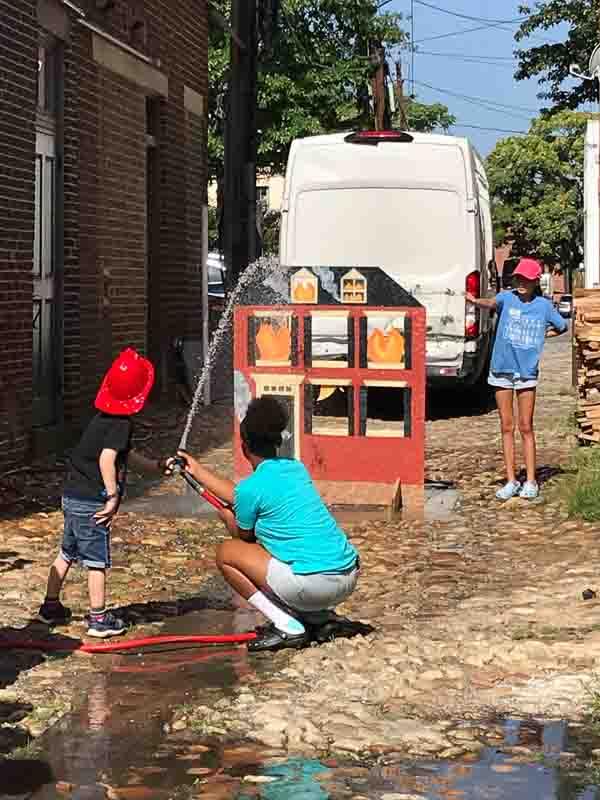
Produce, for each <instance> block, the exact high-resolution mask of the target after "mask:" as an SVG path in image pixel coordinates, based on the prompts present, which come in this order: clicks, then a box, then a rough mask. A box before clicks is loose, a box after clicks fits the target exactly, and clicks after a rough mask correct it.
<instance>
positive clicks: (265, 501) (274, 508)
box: [234, 458, 356, 575]
mask: <svg viewBox="0 0 600 800" xmlns="http://www.w3.org/2000/svg"><path fill="white" fill-rule="evenodd" d="M234 510H235V516H236V520H237V524H238V526H239V527H240V528H241V529H242V530H245V531H251V530H253V531H254V533H255V535H256V539H257V541H258V542H259V543H260V544H261V545H262V546H263V547H264V548H265V550H267V551H268V552H269V553H270V554H271V555H272V556H273V557H274V558H276V559H277V560H278V561H283V562H284V563H285V564H289V565H290V567H291V568H292V571H293V572H294V573H295V574H296V575H309V574H311V573H314V572H341V571H343V570H346V569H349V568H350V567H352V566H353V565H354V564H355V562H356V550H355V549H354V547H352V545H351V544H350V542H349V541H348V539H347V537H346V534H345V533H344V532H343V531H342V530H341V528H339V526H338V524H337V522H336V521H335V519H334V518H333V517H332V516H331V514H330V513H329V511H328V510H327V508H326V506H325V504H324V503H323V501H322V500H321V497H320V496H319V493H318V492H317V490H316V489H315V487H314V485H313V482H312V480H311V477H310V475H309V474H308V470H307V469H306V467H305V466H304V464H302V462H300V461H295V460H293V459H288V458H270V459H267V460H266V461H261V463H260V464H259V465H258V467H257V468H256V470H255V471H254V472H253V473H252V475H250V477H249V478H245V479H244V480H243V481H240V482H239V483H238V484H237V486H236V487H235V493H234Z"/></svg>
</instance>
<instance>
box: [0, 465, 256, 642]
mask: <svg viewBox="0 0 600 800" xmlns="http://www.w3.org/2000/svg"><path fill="white" fill-rule="evenodd" d="M175 466H176V469H175V471H176V472H177V473H179V474H181V475H182V476H183V477H184V478H185V480H186V481H187V483H188V484H189V485H190V486H191V487H192V489H194V491H196V492H197V493H198V494H199V495H200V497H202V498H203V499H204V500H206V502H207V503H210V504H211V505H212V506H213V507H214V508H216V509H223V508H229V506H228V505H227V503H225V502H224V501H223V500H221V499H220V498H219V497H215V495H214V494H212V492H209V491H208V489H205V488H204V486H202V484H200V483H198V481H197V480H196V479H195V478H193V477H192V476H191V475H190V474H189V472H185V470H184V466H185V461H184V460H183V459H181V458H177V459H175ZM254 639H256V633H233V634H225V635H219V636H148V637H145V638H143V639H126V640H125V641H121V642H111V643H110V644H84V643H83V642H82V641H80V640H78V639H65V640H64V641H60V640H58V641H57V640H53V639H49V640H47V641H35V640H31V639H12V640H9V639H0V650H43V651H46V652H79V653H122V652H124V651H126V650H141V649H142V648H144V647H154V646H155V645H161V644H185V645H207V644H243V643H244V642H251V641H253V640H254Z"/></svg>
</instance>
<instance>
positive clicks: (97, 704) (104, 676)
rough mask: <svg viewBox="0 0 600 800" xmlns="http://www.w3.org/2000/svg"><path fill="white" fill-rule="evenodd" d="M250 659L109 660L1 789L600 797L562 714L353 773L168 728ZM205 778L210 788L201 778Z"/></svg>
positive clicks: (425, 798)
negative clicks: (583, 775) (565, 763)
mask: <svg viewBox="0 0 600 800" xmlns="http://www.w3.org/2000/svg"><path fill="white" fill-rule="evenodd" d="M251 616H252V615H251V612H249V611H248V610H247V609H241V610H239V611H238V612H231V611H227V612H225V611H214V610H210V611H202V612H194V613H191V614H188V615H185V616H182V617H178V618H175V619H172V620H170V621H169V624H168V625H167V626H165V632H166V633H167V632H168V633H172V634H176V633H180V634H184V633H211V632H212V633H218V632H230V631H235V630H247V629H248V627H249V626H252V624H254V623H255V622H256V620H255V619H253V618H251ZM254 666H255V665H254V664H253V663H251V662H250V661H249V659H248V656H247V653H246V650H245V648H243V647H241V648H235V647H234V648H230V649H222V648H212V649H209V648H206V649H189V650H177V651H175V650H171V651H162V652H154V653H148V652H147V651H146V652H144V653H143V654H137V655H129V656H121V655H118V656H111V657H110V660H109V661H107V667H108V668H109V669H110V671H107V672H105V673H100V674H97V675H94V676H93V677H92V679H91V681H90V683H89V685H87V686H86V687H85V692H84V695H83V697H82V701H81V703H80V705H79V707H78V709H77V711H75V712H74V713H72V714H70V715H69V716H67V717H66V718H65V719H63V720H62V721H61V723H60V724H59V725H57V726H55V727H54V728H52V729H51V730H50V731H49V732H48V733H47V734H46V735H45V736H44V737H43V738H42V739H41V740H40V745H41V752H40V755H39V757H36V758H35V759H33V760H29V761H14V762H10V763H9V762H4V763H3V764H0V797H2V798H6V797H9V798H11V800H16V799H17V798H18V799H19V800H21V798H23V800H25V798H27V800H30V799H31V800H56V799H57V798H62V800H66V799H67V798H68V800H154V799H155V798H156V799H157V800H158V799H160V800H179V798H182V800H188V798H192V797H198V798H202V797H203V796H205V797H206V798H211V800H233V798H235V799H236V800H254V799H255V798H262V800H341V798H349V799H353V800H359V798H360V799H361V800H392V798H393V800H398V798H401V797H402V798H410V800H414V798H422V800H450V799H451V800H483V798H485V799H486V800H600V790H599V789H598V788H597V787H595V786H582V785H580V784H578V783H577V781H575V780H574V779H573V778H572V777H570V776H569V775H568V774H567V773H566V772H565V771H564V770H563V769H562V768H561V766H560V764H559V761H558V756H559V755H560V754H561V753H565V752H568V751H570V750H574V749H578V750H579V752H581V749H582V748H584V749H586V748H587V749H586V752H587V751H589V749H591V748H593V747H594V746H597V743H594V742H591V741H589V742H588V741H587V740H586V738H585V735H584V734H582V732H581V731H580V730H579V732H578V729H577V728H576V727H575V728H574V730H573V731H572V732H571V731H569V728H568V726H567V724H566V723H565V722H561V721H556V722H544V723H542V722H537V721H535V720H529V719H528V720H516V719H512V720H508V721H506V723H505V724H504V729H503V733H501V734H500V737H499V739H498V740H499V741H502V739H503V741H502V743H501V744H499V745H498V747H491V746H488V747H486V748H485V750H484V751H483V753H482V754H481V756H479V757H478V758H477V759H475V760H468V759H463V760H460V761H431V762H426V761H423V762H410V763H409V762H404V763H394V764H390V765H385V764H383V765H382V764H378V765H375V766H371V767H369V768H367V767H366V765H365V766H364V767H363V768H359V769H358V770H357V769H356V766H357V765H356V763H354V762H353V763H351V764H346V765H345V764H343V763H342V762H339V763H338V765H337V766H335V765H334V766H331V762H327V764H324V763H323V762H321V761H319V760H316V759H306V758H296V757H289V758H286V757H285V756H284V755H283V754H282V753H273V752H269V751H266V750H265V749H264V748H263V749H261V748H258V747H254V746H242V747H238V748H236V747H235V745H233V746H232V745H231V743H229V742H228V743H226V746H225V747H224V744H225V743H219V742H216V741H214V740H210V741H206V740H203V738H202V735H201V734H200V733H197V732H194V731H192V730H189V729H184V730H182V731H176V732H173V731H169V730H168V729H167V730H165V723H166V722H168V721H170V720H171V717H172V711H173V708H174V707H175V706H178V705H181V704H185V703H194V704H195V705H196V706H198V705H209V706H210V705H211V702H212V700H217V699H221V698H223V697H225V698H226V697H227V695H228V694H229V693H230V692H231V691H232V689H233V688H234V687H235V685H236V684H237V683H238V682H239V681H240V680H244V679H245V678H246V677H248V676H250V675H252V676H253V675H255V674H256V673H255V669H254ZM82 688H83V687H82ZM526 748H527V749H526ZM542 756H543V758H542ZM338 767H340V768H341V769H339V771H338ZM347 767H350V769H348V768H347ZM248 776H250V780H248V779H247V778H248ZM244 778H246V779H247V780H244ZM203 781H207V783H206V785H197V784H198V783H199V782H200V783H202V782H203ZM42 784H44V785H42ZM40 787H41V788H40Z"/></svg>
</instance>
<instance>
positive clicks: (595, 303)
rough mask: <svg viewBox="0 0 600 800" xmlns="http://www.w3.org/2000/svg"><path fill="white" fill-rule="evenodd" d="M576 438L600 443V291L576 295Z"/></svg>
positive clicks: (587, 291) (588, 291) (582, 290)
mask: <svg viewBox="0 0 600 800" xmlns="http://www.w3.org/2000/svg"><path fill="white" fill-rule="evenodd" d="M574 317H575V329H574V346H575V349H574V359H575V369H576V378H577V393H578V400H577V425H578V428H579V431H578V434H577V436H578V438H579V439H580V440H581V441H582V442H600V289H581V290H577V291H576V292H575V311H574Z"/></svg>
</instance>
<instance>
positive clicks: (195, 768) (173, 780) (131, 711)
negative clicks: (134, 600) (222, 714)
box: [0, 610, 256, 800]
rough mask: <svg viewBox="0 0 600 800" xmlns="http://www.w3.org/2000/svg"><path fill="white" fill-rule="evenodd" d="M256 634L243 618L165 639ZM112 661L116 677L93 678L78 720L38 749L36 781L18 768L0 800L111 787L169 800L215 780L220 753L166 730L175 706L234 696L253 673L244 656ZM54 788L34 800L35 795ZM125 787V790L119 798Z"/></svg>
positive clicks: (184, 620) (182, 622) (223, 653)
mask: <svg viewBox="0 0 600 800" xmlns="http://www.w3.org/2000/svg"><path fill="white" fill-rule="evenodd" d="M237 617H243V619H241V618H240V619H238V618H237ZM248 624H249V620H248V612H247V611H245V610H244V611H241V612H235V613H234V612H224V611H213V610H211V611H203V612H195V613H192V614H188V615H186V616H182V617H179V618H175V619H173V620H170V621H169V623H168V625H166V626H165V628H164V633H166V634H167V633H168V634H189V633H196V634H201V633H230V632H232V631H234V630H239V629H241V628H243V629H244V630H247V629H248ZM254 624H256V621H254ZM109 659H110V661H108V662H107V666H108V667H109V668H110V671H109V672H105V673H100V674H96V675H94V676H93V678H92V680H91V682H90V683H89V685H88V686H86V688H85V694H84V696H83V698H82V702H81V704H80V705H79V707H78V709H77V711H75V712H73V713H72V714H69V715H68V716H66V717H65V718H64V719H63V720H62V721H61V722H60V723H59V724H58V725H56V726H54V727H53V728H52V729H51V730H50V731H49V732H48V733H47V734H46V735H45V736H44V737H42V739H41V740H40V742H39V744H40V746H41V753H40V756H39V759H36V764H37V765H38V767H37V769H38V770H39V771H41V772H40V775H39V776H38V778H37V781H36V780H33V779H30V780H29V781H28V779H27V773H26V771H25V770H26V769H28V768H27V766H26V763H27V762H19V761H15V762H13V764H14V765H22V767H21V769H19V767H18V766H17V767H16V768H13V769H12V770H11V771H10V774H8V773H7V772H5V770H4V768H3V769H2V780H1V781H0V796H2V797H4V796H12V797H15V796H17V797H19V796H21V797H28V798H29V797H32V798H35V800H47V799H48V800H50V798H57V797H63V798H64V797H65V796H68V797H69V798H70V799H71V800H80V798H86V800H95V799H96V798H99V799H100V798H101V799H102V800H104V799H105V798H106V796H107V794H106V792H107V790H106V787H107V786H108V787H117V788H116V789H114V792H116V794H115V795H114V798H113V800H115V798H116V797H117V795H119V797H120V798H121V797H122V798H124V800H147V798H150V797H151V796H152V797H154V796H156V797H159V796H162V795H161V791H162V790H164V791H165V792H166V791H167V790H169V792H171V790H173V789H176V788H180V787H190V786H192V785H193V784H194V783H195V782H196V781H197V780H198V775H199V774H204V773H206V774H210V773H214V771H215V770H216V769H217V766H218V764H217V755H216V752H215V751H214V750H212V749H209V748H208V747H207V748H200V749H198V748H197V747H195V746H194V745H195V744H196V743H197V742H198V740H199V738H200V736H199V735H198V734H194V733H192V732H188V731H182V732H181V733H175V734H171V736H169V737H167V735H166V732H165V729H164V725H165V723H166V722H167V721H169V720H170V719H171V716H172V711H173V708H174V707H175V706H178V705H182V704H185V703H187V702H192V701H193V702H194V703H195V704H197V705H200V704H207V705H210V701H211V696H212V697H213V698H214V697H217V698H221V697H223V696H227V694H228V693H230V692H231V690H232V688H233V687H234V686H235V684H236V683H237V682H238V680H239V679H240V678H243V677H244V676H246V675H247V674H248V673H249V672H250V671H251V667H250V665H249V663H248V656H247V652H246V649H245V647H235V646H234V647H228V648H222V647H220V648H216V647H215V648H202V649H199V648H195V649H191V648H190V649H187V650H186V649H183V650H181V649H179V650H173V649H171V650H164V649H163V650H162V651H159V652H157V651H155V652H152V653H149V652H148V651H145V652H144V653H143V654H136V655H127V656H125V655H116V656H109ZM44 776H46V777H44ZM47 781H51V783H48V785H45V786H42V787H41V788H39V789H38V791H35V793H33V794H32V790H33V788H34V785H36V784H37V786H39V785H40V784H41V783H46V782H47ZM57 782H58V784H59V789H57V788H56V783H57ZM61 786H62V793H61V791H60V787H61ZM65 787H67V789H65ZM123 787H125V788H126V789H127V790H126V791H121V793H119V788H120V789H123ZM65 792H67V794H65ZM168 796H172V795H168ZM108 797H109V798H110V797H111V793H110V791H109V794H108Z"/></svg>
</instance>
